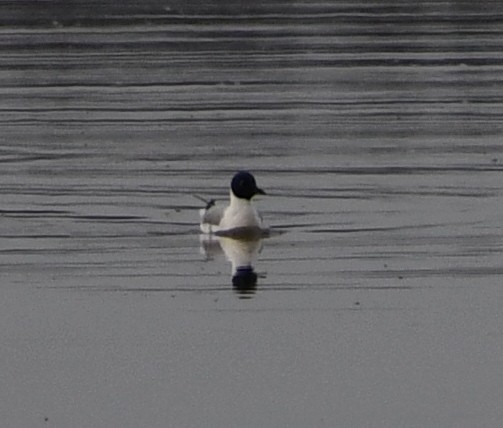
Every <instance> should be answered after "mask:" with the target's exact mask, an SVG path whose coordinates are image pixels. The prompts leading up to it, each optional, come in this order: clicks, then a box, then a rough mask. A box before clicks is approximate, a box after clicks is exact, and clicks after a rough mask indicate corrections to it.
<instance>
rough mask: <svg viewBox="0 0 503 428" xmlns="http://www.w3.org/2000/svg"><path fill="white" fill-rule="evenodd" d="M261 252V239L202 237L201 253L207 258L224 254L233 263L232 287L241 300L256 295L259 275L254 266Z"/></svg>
mask: <svg viewBox="0 0 503 428" xmlns="http://www.w3.org/2000/svg"><path fill="white" fill-rule="evenodd" d="M261 250H262V239H261V237H254V236H252V237H232V238H231V237H224V236H207V235H202V236H201V251H202V252H203V253H204V254H205V255H206V257H207V258H209V259H211V258H213V257H214V256H216V255H218V254H222V253H223V254H225V257H226V258H227V260H229V261H230V262H231V265H232V286H233V287H234V290H235V291H236V293H237V294H238V295H239V296H240V297H241V298H250V297H253V295H254V294H255V291H256V289H257V280H258V275H257V273H256V272H255V270H254V268H253V265H254V263H255V261H256V260H257V257H258V254H259V253H260V251H261Z"/></svg>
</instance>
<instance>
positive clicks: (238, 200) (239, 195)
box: [200, 171, 265, 236]
mask: <svg viewBox="0 0 503 428" xmlns="http://www.w3.org/2000/svg"><path fill="white" fill-rule="evenodd" d="M255 195H265V192H264V191H263V190H262V189H260V188H258V187H257V183H256V182H255V178H254V177H253V175H251V174H250V173H249V172H246V171H240V172H238V173H236V175H234V177H233V178H232V181H231V189H230V201H229V205H227V206H220V205H216V204H215V201H213V200H212V201H210V202H208V204H207V205H206V208H204V209H202V210H200V215H201V224H200V226H201V230H202V232H203V233H207V234H213V233H214V234H217V235H224V236H226V235H229V236H232V235H241V234H244V235H247V234H260V233H262V232H264V229H263V225H262V219H261V217H260V215H259V214H258V212H257V210H256V209H255V207H254V206H253V205H252V202H251V199H252V198H253V196H255Z"/></svg>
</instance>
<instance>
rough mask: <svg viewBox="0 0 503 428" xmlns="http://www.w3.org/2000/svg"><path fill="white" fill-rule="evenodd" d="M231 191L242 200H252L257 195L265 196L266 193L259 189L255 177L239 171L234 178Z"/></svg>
mask: <svg viewBox="0 0 503 428" xmlns="http://www.w3.org/2000/svg"><path fill="white" fill-rule="evenodd" d="M231 190H232V193H234V196H236V197H237V198H240V199H247V200H250V199H251V198H253V196H255V195H265V192H264V191H263V190H262V189H260V188H258V187H257V183H256V182H255V177H253V175H251V174H250V173H249V172H247V171H239V172H238V173H236V175H235V176H234V177H233V179H232V182H231Z"/></svg>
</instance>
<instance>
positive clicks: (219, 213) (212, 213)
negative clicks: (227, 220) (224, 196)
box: [201, 205, 225, 226]
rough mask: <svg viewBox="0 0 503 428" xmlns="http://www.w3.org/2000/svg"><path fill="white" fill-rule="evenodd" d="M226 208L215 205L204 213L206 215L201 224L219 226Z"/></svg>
mask: <svg viewBox="0 0 503 428" xmlns="http://www.w3.org/2000/svg"><path fill="white" fill-rule="evenodd" d="M224 211H225V207H222V206H218V205H213V206H211V207H210V208H208V209H207V210H206V211H204V214H203V216H202V218H201V223H208V224H211V225H213V226H218V225H219V224H220V221H221V220H222V217H223V215H224Z"/></svg>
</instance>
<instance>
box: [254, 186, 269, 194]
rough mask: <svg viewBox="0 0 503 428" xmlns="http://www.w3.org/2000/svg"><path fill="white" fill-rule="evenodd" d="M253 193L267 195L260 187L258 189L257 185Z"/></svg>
mask: <svg viewBox="0 0 503 428" xmlns="http://www.w3.org/2000/svg"><path fill="white" fill-rule="evenodd" d="M255 194H257V195H267V193H265V192H264V191H263V190H262V189H259V188H258V187H257V190H255Z"/></svg>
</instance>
